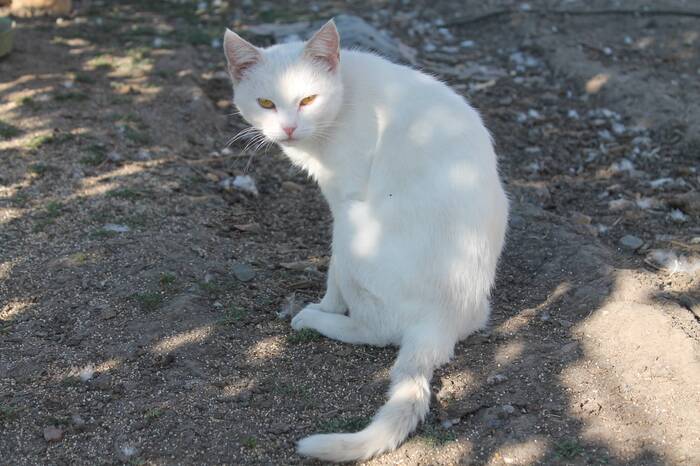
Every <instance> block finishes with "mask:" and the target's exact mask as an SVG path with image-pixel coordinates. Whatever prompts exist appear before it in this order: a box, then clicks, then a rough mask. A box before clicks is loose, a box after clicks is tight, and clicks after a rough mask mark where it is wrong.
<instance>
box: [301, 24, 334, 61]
mask: <svg viewBox="0 0 700 466" xmlns="http://www.w3.org/2000/svg"><path fill="white" fill-rule="evenodd" d="M304 55H305V56H306V57H308V58H311V59H312V60H314V61H318V62H321V63H323V64H324V65H327V66H328V70H329V71H335V70H336V69H337V68H338V64H339V63H340V35H339V34H338V29H337V28H336V27H335V22H334V21H333V20H332V19H331V20H330V21H328V22H327V23H326V24H324V25H323V27H322V28H321V29H319V30H318V31H317V32H316V34H314V36H313V37H312V38H311V39H309V41H308V42H307V43H306V46H305V47H304Z"/></svg>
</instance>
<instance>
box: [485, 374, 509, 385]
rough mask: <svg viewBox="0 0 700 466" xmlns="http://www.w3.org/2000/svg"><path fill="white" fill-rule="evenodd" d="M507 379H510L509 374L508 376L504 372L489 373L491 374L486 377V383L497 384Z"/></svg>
mask: <svg viewBox="0 0 700 466" xmlns="http://www.w3.org/2000/svg"><path fill="white" fill-rule="evenodd" d="M506 380H508V376H506V375H503V374H493V375H489V376H488V377H487V378H486V383H487V384H489V385H497V384H499V383H503V382H505V381H506Z"/></svg>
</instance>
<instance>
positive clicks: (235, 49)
mask: <svg viewBox="0 0 700 466" xmlns="http://www.w3.org/2000/svg"><path fill="white" fill-rule="evenodd" d="M224 53H225V55H226V62H227V63H228V72H229V74H230V75H231V79H233V83H234V84H236V83H238V82H239V81H240V80H241V79H243V74H244V73H245V71H246V70H247V69H248V68H250V67H252V66H253V65H255V64H256V63H258V62H259V61H260V60H261V59H262V54H261V53H260V50H259V49H258V48H257V47H256V46H254V45H253V44H251V43H250V42H248V41H247V40H245V39H243V38H242V37H241V36H239V35H238V34H236V33H235V32H233V31H231V30H230V29H226V34H224Z"/></svg>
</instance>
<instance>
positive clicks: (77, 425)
mask: <svg viewBox="0 0 700 466" xmlns="http://www.w3.org/2000/svg"><path fill="white" fill-rule="evenodd" d="M70 423H71V425H72V426H73V429H75V430H76V431H78V432H82V431H84V430H85V428H86V427H87V425H86V424H87V423H86V422H85V419H83V417H82V416H80V415H79V414H74V415H73V416H71V418H70Z"/></svg>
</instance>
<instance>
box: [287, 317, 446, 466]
mask: <svg viewBox="0 0 700 466" xmlns="http://www.w3.org/2000/svg"><path fill="white" fill-rule="evenodd" d="M450 333H451V332H444V331H438V330H437V329H436V330H431V329H427V328H425V327H423V328H422V329H418V328H415V329H414V330H412V331H409V332H407V333H406V334H405V335H404V337H403V340H402V344H401V350H400V351H399V355H398V358H397V359H396V363H395V364H394V367H393V368H392V370H391V389H390V390H389V400H388V401H387V403H386V404H385V405H384V406H382V408H381V409H380V410H379V412H378V413H377V414H376V415H375V416H374V419H373V420H372V423H371V424H370V425H369V426H367V427H366V428H365V429H363V430H361V431H360V432H356V433H352V434H321V435H312V436H311V437H307V438H305V439H302V440H301V441H300V442H299V445H298V451H299V454H301V455H304V456H311V457H314V458H319V459H322V460H326V461H335V462H340V461H353V460H361V459H367V458H371V457H372V456H375V455H378V454H380V453H384V452H387V451H391V450H393V449H395V448H396V447H397V446H398V445H399V444H400V443H401V442H403V441H404V439H406V437H408V435H409V434H410V433H411V432H413V430H414V429H415V428H416V426H417V425H418V423H419V422H421V421H422V420H423V419H424V418H425V415H426V414H427V413H428V409H429V406H430V379H431V378H432V376H433V369H435V368H436V367H437V366H439V365H442V364H444V363H445V362H447V361H448V360H449V359H450V357H452V351H453V349H454V344H455V340H454V339H452V338H449V337H448V335H449V334H450Z"/></svg>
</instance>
